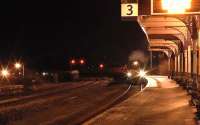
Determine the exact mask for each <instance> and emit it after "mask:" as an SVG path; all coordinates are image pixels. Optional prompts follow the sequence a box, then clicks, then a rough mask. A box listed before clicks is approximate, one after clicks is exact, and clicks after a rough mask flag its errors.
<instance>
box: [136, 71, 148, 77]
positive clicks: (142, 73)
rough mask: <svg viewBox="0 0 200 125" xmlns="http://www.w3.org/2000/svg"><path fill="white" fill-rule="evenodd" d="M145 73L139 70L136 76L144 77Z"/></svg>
mask: <svg viewBox="0 0 200 125" xmlns="http://www.w3.org/2000/svg"><path fill="white" fill-rule="evenodd" d="M146 73H147V72H145V71H144V70H140V72H139V73H138V76H140V77H145V76H146Z"/></svg>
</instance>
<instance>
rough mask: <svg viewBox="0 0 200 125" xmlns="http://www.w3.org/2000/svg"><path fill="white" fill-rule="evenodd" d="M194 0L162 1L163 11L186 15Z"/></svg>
mask: <svg viewBox="0 0 200 125" xmlns="http://www.w3.org/2000/svg"><path fill="white" fill-rule="evenodd" d="M191 2H192V0H162V9H163V10H167V11H168V13H170V14H180V13H184V12H185V11H186V10H188V9H190V8H191Z"/></svg>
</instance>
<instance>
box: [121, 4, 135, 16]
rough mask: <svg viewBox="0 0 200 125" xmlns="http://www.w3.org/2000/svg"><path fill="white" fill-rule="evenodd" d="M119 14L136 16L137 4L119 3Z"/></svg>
mask: <svg viewBox="0 0 200 125" xmlns="http://www.w3.org/2000/svg"><path fill="white" fill-rule="evenodd" d="M121 16H122V17H129V16H138V4H121Z"/></svg>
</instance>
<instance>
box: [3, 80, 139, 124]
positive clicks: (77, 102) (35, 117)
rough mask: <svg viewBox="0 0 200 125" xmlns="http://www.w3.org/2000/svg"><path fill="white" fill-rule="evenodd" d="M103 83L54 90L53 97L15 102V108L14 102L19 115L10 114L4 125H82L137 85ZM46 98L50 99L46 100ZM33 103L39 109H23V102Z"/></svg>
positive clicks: (130, 92) (119, 100) (122, 97)
mask: <svg viewBox="0 0 200 125" xmlns="http://www.w3.org/2000/svg"><path fill="white" fill-rule="evenodd" d="M102 82H103V81H99V83H98V82H94V83H92V84H88V85H86V86H84V87H80V88H78V89H74V90H73V91H68V92H67V93H64V92H63V93H62V92H61V93H59V94H58V93H54V94H53V95H52V96H51V97H50V96H43V97H39V98H35V99H33V100H29V101H25V102H23V101H22V102H20V103H19V102H17V103H13V105H15V106H14V107H13V106H12V105H11V106H8V107H11V108H14V109H16V108H18V110H19V111H20V112H19V115H18V117H17V118H11V117H10V116H7V117H9V118H11V120H10V121H9V122H7V123H5V124H2V125H8V123H9V125H27V124H29V125H37V124H41V125H61V124H66V125H68V124H69V125H77V124H81V123H82V122H84V121H87V120H88V119H90V118H92V117H94V116H95V115H97V114H99V113H101V112H103V111H104V110H106V109H108V108H110V107H111V106H113V105H115V104H117V103H119V102H121V101H122V100H123V99H126V98H127V97H128V95H129V94H132V92H133V91H132V90H134V91H135V90H136V88H135V87H132V86H131V85H130V86H128V85H125V84H120V85H111V86H102V84H101V83H102ZM45 100H49V101H47V102H45ZM34 102H35V103H34ZM38 102H39V103H41V102H42V104H41V105H39V104H38ZM29 103H32V105H34V106H36V105H38V106H37V108H32V107H31V106H30V107H27V108H25V109H26V110H24V108H22V109H20V108H19V107H20V106H22V105H23V104H25V105H28V104H29ZM18 106H19V107H18ZM0 107H1V106H0ZM6 107H7V106H6ZM58 107H59V108H58ZM0 116H1V115H0ZM80 116H81V117H80ZM13 117H15V115H14V116H13ZM41 117H42V118H41ZM0 118H1V117H0ZM0 121H1V119H0ZM2 123H3V122H2Z"/></svg>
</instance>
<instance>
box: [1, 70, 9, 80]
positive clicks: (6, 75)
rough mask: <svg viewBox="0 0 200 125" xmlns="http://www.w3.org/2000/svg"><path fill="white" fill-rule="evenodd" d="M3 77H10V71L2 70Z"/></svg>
mask: <svg viewBox="0 0 200 125" xmlns="http://www.w3.org/2000/svg"><path fill="white" fill-rule="evenodd" d="M1 75H2V76H3V77H4V78H7V77H8V76H9V75H10V73H9V71H8V69H2V70H1Z"/></svg>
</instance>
